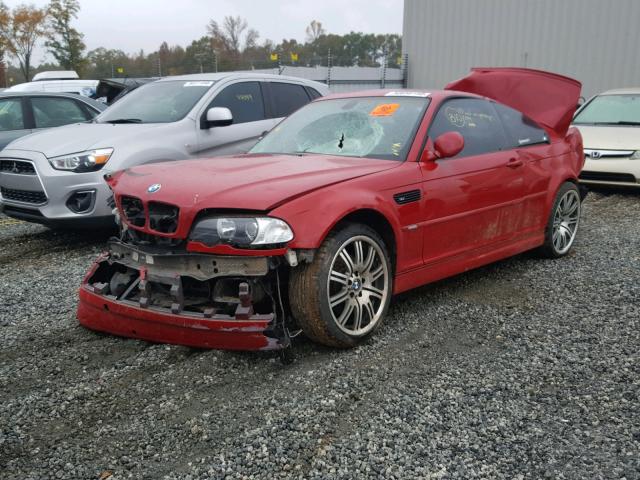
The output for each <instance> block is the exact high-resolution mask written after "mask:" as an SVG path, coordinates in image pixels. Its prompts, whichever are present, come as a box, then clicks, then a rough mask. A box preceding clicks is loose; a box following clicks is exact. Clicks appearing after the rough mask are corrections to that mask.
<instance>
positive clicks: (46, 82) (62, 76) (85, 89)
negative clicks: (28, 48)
mask: <svg viewBox="0 0 640 480" xmlns="http://www.w3.org/2000/svg"><path fill="white" fill-rule="evenodd" d="M97 86H98V80H80V77H79V76H78V74H77V73H76V72H74V71H72V70H54V71H47V72H40V73H37V74H35V75H34V77H33V80H32V81H30V82H25V83H19V84H17V85H13V86H12V87H9V88H8V89H7V90H8V91H10V92H40V93H43V92H47V93H49V92H59V93H75V94H76V95H83V96H86V97H90V96H91V95H93V94H94V93H95V91H96V87H97Z"/></svg>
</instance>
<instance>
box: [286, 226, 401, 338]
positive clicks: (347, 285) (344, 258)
mask: <svg viewBox="0 0 640 480" xmlns="http://www.w3.org/2000/svg"><path fill="white" fill-rule="evenodd" d="M392 286H393V278H392V268H391V261H390V259H389V252H388V250H387V247H386V245H385V244H384V242H383V240H382V239H381V238H380V236H379V235H378V234H377V233H376V232H375V231H374V230H372V229H371V228H369V227H367V226H366V225H361V224H350V225H347V226H346V227H344V228H342V229H340V230H338V231H336V232H333V233H331V234H330V235H329V236H328V237H327V238H326V239H325V241H324V242H323V244H322V246H321V247H320V248H319V249H318V251H317V252H316V255H315V258H314V259H313V262H311V263H310V264H308V265H302V266H300V267H298V268H295V269H294V270H293V271H292V274H291V280H290V286H289V302H290V305H291V310H292V313H293V315H294V317H295V318H296V320H297V321H298V323H299V324H300V327H301V328H302V330H303V331H304V333H305V334H306V335H307V336H308V337H309V338H311V339H312V340H314V341H316V342H318V343H322V344H324V345H328V346H333V347H342V348H346V347H353V346H355V345H357V344H358V343H360V342H362V341H364V340H365V339H366V338H368V337H369V336H370V335H371V334H372V333H373V332H374V331H375V330H376V329H377V328H378V327H379V326H380V324H381V323H382V320H383V318H384V316H385V315H386V313H387V310H388V308H389V303H390V301H391V293H392Z"/></svg>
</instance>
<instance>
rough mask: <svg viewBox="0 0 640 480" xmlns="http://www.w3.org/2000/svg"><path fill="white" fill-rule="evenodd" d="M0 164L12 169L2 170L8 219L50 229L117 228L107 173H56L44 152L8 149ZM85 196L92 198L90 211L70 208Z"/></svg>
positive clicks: (0, 194) (0, 187)
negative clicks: (33, 223)
mask: <svg viewBox="0 0 640 480" xmlns="http://www.w3.org/2000/svg"><path fill="white" fill-rule="evenodd" d="M0 162H4V164H3V166H4V167H8V168H3V169H0V201H1V203H2V207H3V210H4V213H5V214H7V215H8V216H11V217H15V218H20V219H22V220H27V221H31V222H37V223H42V224H45V225H50V226H55V225H60V226H65V225H69V226H73V225H81V224H86V225H91V226H94V225H105V226H112V225H113V214H112V212H111V207H110V206H109V204H108V199H109V198H110V197H111V191H110V190H109V187H108V186H107V184H106V183H105V181H104V179H103V175H104V173H105V172H104V171H102V170H98V171H96V172H87V173H73V172H64V171H60V170H55V169H54V168H53V167H52V166H51V165H50V164H49V161H48V160H47V158H46V157H45V156H44V155H43V154H42V153H40V152H32V151H25V150H11V149H5V150H3V151H2V155H1V156H0ZM14 165H15V166H16V167H15V168H11V167H12V166H14ZM18 167H19V168H18ZM25 167H28V168H25ZM82 194H86V195H88V196H89V201H88V202H87V205H86V208H83V209H81V210H80V211H73V210H72V209H71V208H70V206H69V205H72V204H73V199H74V198H75V197H76V196H77V195H82Z"/></svg>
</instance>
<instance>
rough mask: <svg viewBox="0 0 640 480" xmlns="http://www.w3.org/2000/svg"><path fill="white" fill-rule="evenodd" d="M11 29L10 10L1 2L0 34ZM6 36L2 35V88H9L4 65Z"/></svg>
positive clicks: (0, 79)
mask: <svg viewBox="0 0 640 480" xmlns="http://www.w3.org/2000/svg"><path fill="white" fill-rule="evenodd" d="M8 28H9V9H8V8H7V6H6V5H5V4H4V2H2V1H0V32H4V31H6V30H7V29H8ZM3 37H4V35H2V34H0V87H6V86H7V77H6V71H5V63H4V52H5V50H6V48H7V46H6V45H5V40H4V38H3Z"/></svg>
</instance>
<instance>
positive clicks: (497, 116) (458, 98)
mask: <svg viewBox="0 0 640 480" xmlns="http://www.w3.org/2000/svg"><path fill="white" fill-rule="evenodd" d="M451 100H473V101H479V102H485V103H487V104H489V105H490V108H491V110H492V111H493V112H494V113H495V115H496V118H497V119H498V124H499V125H500V130H501V131H502V134H503V135H504V139H505V140H506V141H507V142H508V141H509V135H507V132H506V130H505V127H504V124H503V123H502V119H501V118H500V115H499V114H498V111H497V110H496V109H495V107H494V106H493V105H492V104H493V103H495V102H494V101H493V100H488V99H485V98H478V97H471V96H468V95H455V96H451V97H447V98H445V99H444V100H443V101H442V102H440V105H438V109H437V110H436V111H435V112H434V114H433V116H432V117H431V121H430V122H429V128H428V129H427V134H426V135H425V138H424V145H423V146H422V150H424V149H425V148H426V147H427V142H428V141H429V139H431V141H432V142H435V138H431V127H433V122H434V120H435V119H436V117H437V116H438V114H439V113H440V110H442V108H443V107H444V106H445V105H446V104H447V103H449V102H450V101H451ZM515 148H516V147H513V148H510V147H509V146H508V145H504V148H499V149H498V150H492V151H490V152H482V153H474V154H469V155H456V156H455V157H450V158H441V159H438V160H437V161H440V160H444V161H447V160H457V159H461V158H468V157H475V156H480V155H487V154H491V153H497V152H505V151H508V150H515Z"/></svg>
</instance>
